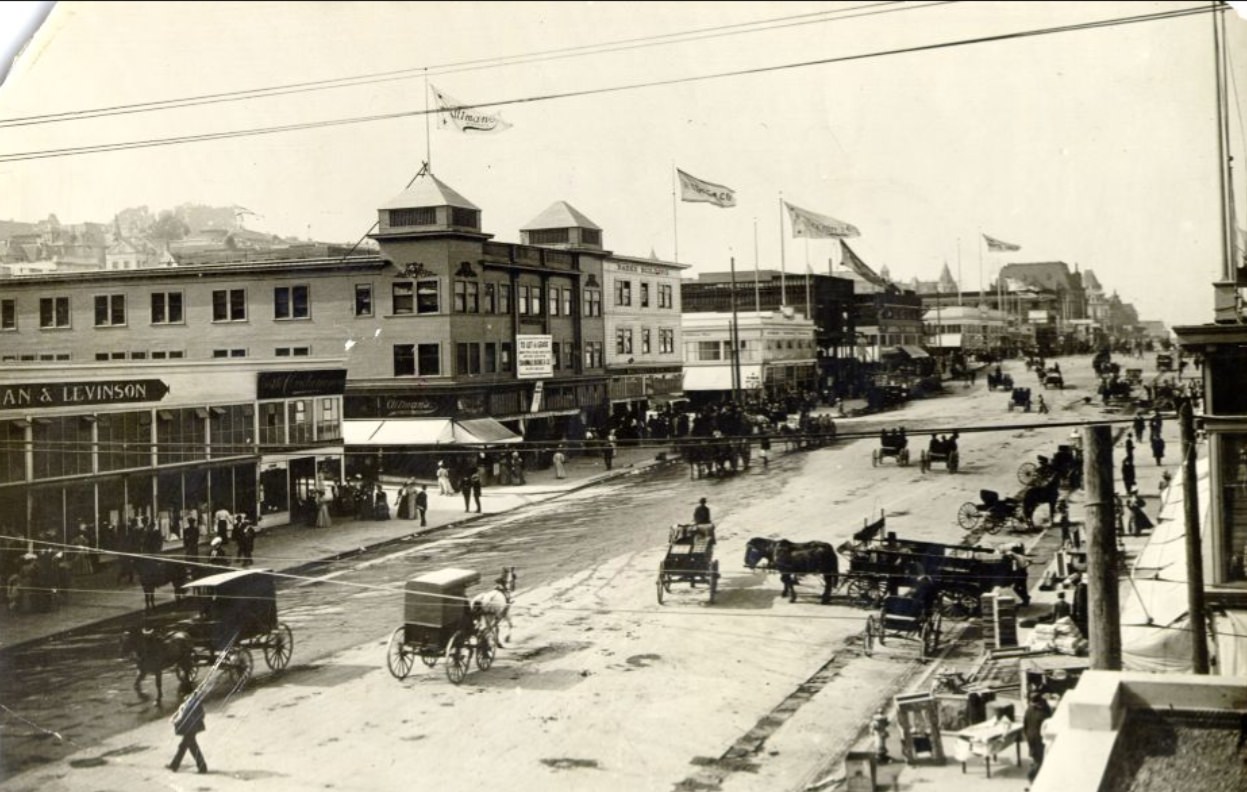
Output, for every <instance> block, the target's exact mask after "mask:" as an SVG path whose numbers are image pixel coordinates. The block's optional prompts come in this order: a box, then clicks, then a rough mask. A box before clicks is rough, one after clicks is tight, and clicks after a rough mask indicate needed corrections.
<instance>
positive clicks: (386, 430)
mask: <svg viewBox="0 0 1247 792" xmlns="http://www.w3.org/2000/svg"><path fill="white" fill-rule="evenodd" d="M342 434H343V440H345V442H346V444H347V445H348V446H445V445H477V444H481V443H490V444H494V443H518V442H520V441H521V440H522V439H523V438H521V437H520V436H519V435H517V434H515V433H514V432H512V431H511V430H510V429H508V428H506V427H505V426H503V425H502V424H500V423H498V422H497V421H495V420H494V419H493V418H472V419H469V420H464V421H459V420H455V419H453V418H386V419H383V420H381V419H369V420H363V419H360V420H349V421H343V422H342Z"/></svg>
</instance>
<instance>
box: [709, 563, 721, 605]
mask: <svg viewBox="0 0 1247 792" xmlns="http://www.w3.org/2000/svg"><path fill="white" fill-rule="evenodd" d="M718 593H719V562H718V561H712V562H711V564H710V604H711V605H713V604H714V598H715V595H716V594H718Z"/></svg>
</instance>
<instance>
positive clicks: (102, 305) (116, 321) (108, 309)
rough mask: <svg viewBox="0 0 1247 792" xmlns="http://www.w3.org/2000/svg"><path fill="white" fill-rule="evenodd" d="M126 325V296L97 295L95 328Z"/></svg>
mask: <svg viewBox="0 0 1247 792" xmlns="http://www.w3.org/2000/svg"><path fill="white" fill-rule="evenodd" d="M125 323H126V296H125V295H124V294H97V295H95V326H96V327H116V326H119V325H124V324H125Z"/></svg>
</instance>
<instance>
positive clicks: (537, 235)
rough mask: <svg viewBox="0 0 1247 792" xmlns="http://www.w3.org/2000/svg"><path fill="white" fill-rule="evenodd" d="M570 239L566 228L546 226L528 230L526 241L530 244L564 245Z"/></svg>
mask: <svg viewBox="0 0 1247 792" xmlns="http://www.w3.org/2000/svg"><path fill="white" fill-rule="evenodd" d="M570 241H571V237H570V236H569V235H568V230H567V229H566V228H547V229H543V230H540V231H529V232H528V242H529V244H532V245H566V244H567V243H568V242H570Z"/></svg>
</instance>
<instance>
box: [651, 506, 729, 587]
mask: <svg viewBox="0 0 1247 792" xmlns="http://www.w3.org/2000/svg"><path fill="white" fill-rule="evenodd" d="M714 543H715V538H714V523H690V524H678V525H673V526H671V530H670V532H669V533H668V534H667V554H666V555H665V556H664V557H663V559H662V561H660V562H659V564H658V586H657V588H658V604H659V605H661V604H662V602H663V594H670V593H671V584H672V583H688V584H689V586H691V587H695V586H696V585H697V584H698V583H702V584H705V585H706V586H709V588H710V602H711V604H713V603H714V598H715V595H716V594H717V593H718V590H719V562H718V561H716V560H715V558H714Z"/></svg>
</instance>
